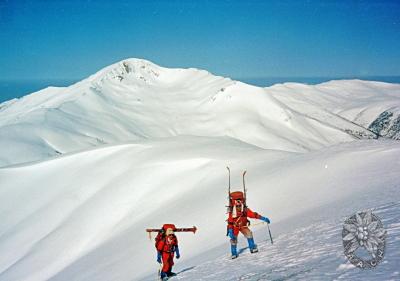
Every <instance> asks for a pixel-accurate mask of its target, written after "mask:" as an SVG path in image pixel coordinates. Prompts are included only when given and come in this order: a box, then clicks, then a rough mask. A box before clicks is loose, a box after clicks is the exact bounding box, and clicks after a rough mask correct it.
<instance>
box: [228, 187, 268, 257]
mask: <svg viewBox="0 0 400 281" xmlns="http://www.w3.org/2000/svg"><path fill="white" fill-rule="evenodd" d="M229 197H230V202H229V209H228V214H229V216H228V219H227V222H228V233H227V235H228V236H229V237H230V238H231V240H230V241H231V253H232V259H235V258H237V257H238V253H237V237H238V235H239V232H241V233H242V234H243V235H244V236H245V237H246V238H247V242H248V244H249V249H250V252H251V253H256V252H258V249H257V245H256V244H255V243H254V239H253V233H252V232H251V230H250V229H249V227H248V226H249V220H248V218H252V219H259V220H262V221H265V222H266V223H270V220H269V219H268V218H267V217H263V216H261V215H259V214H258V213H256V212H253V211H252V210H250V209H249V208H248V207H247V206H246V202H245V198H244V194H243V192H241V191H235V192H232V193H230V196H229Z"/></svg>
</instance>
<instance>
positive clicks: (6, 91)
mask: <svg viewBox="0 0 400 281" xmlns="http://www.w3.org/2000/svg"><path fill="white" fill-rule="evenodd" d="M233 79H235V80H239V81H242V82H245V83H248V84H252V85H255V86H259V87H268V86H272V85H274V84H277V83H285V82H297V83H305V84H310V85H315V84H319V83H323V82H327V81H330V80H341V79H361V80H370V81H381V82H388V83H400V76H365V77H258V78H257V77H253V78H233ZM78 81H79V79H77V80H0V103H1V102H4V101H7V100H11V99H14V98H20V97H23V96H25V95H27V94H31V93H33V92H36V91H39V90H42V89H44V88H46V87H49V86H55V87H66V86H69V85H72V84H74V83H76V82H78Z"/></svg>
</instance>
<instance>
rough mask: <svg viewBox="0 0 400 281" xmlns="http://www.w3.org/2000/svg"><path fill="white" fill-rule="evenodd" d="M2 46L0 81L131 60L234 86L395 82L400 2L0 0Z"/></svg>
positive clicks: (74, 75)
mask: <svg viewBox="0 0 400 281" xmlns="http://www.w3.org/2000/svg"><path fill="white" fill-rule="evenodd" d="M321 2H325V3H321ZM0 42H1V43H0V79H80V78H83V77H86V76H88V75H90V74H92V73H94V72H96V71H97V70H99V69H100V68H102V67H104V66H107V65H109V64H111V63H114V62H116V61H119V60H122V59H124V58H128V57H138V58H145V59H148V60H151V61H153V62H155V63H157V64H160V65H162V66H167V67H197V68H202V69H207V70H209V71H211V72H213V73H215V74H219V75H224V76H229V77H235V78H240V77H268V76H303V77H306V76H336V77H337V76H365V75H400V1H351V0H348V1H336V2H335V1H251V0H243V1H190V0H187V1H167V0H165V1H145V0H141V1H126V0H120V1H118V0H116V1H94V0H93V1H84V0H81V1H73V0H70V1H68V0H65V1H56V0H53V1H50V0H49V1H40V0H36V1H20V0H9V1H7V0H0Z"/></svg>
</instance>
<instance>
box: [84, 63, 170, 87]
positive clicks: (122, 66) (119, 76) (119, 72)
mask: <svg viewBox="0 0 400 281" xmlns="http://www.w3.org/2000/svg"><path fill="white" fill-rule="evenodd" d="M165 70H166V69H165V68H162V67H160V66H158V65H156V64H154V63H152V62H150V61H148V60H144V59H138V58H128V59H124V60H121V61H119V62H117V63H114V64H112V65H110V66H107V67H105V68H103V69H101V70H100V71H98V72H97V73H95V74H94V75H92V76H90V77H89V78H88V79H89V80H90V81H92V82H102V81H104V80H116V81H120V82H122V81H124V80H125V81H126V80H139V81H140V80H141V81H143V82H149V81H153V80H155V79H157V77H159V76H160V74H161V72H163V71H165Z"/></svg>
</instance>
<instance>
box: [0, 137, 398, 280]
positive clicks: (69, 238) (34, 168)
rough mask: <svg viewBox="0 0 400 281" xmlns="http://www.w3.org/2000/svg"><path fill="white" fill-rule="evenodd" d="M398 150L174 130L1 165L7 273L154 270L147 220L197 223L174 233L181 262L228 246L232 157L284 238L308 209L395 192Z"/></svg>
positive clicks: (73, 275)
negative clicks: (264, 143)
mask: <svg viewBox="0 0 400 281" xmlns="http://www.w3.org/2000/svg"><path fill="white" fill-rule="evenodd" d="M398 159H400V147H399V146H398V143H397V142H395V141H376V140H370V141H357V142H350V143H347V144H341V145H338V146H334V147H331V148H329V149H324V150H322V151H315V152H309V153H306V154H302V153H289V152H282V151H274V150H265V149H261V148H259V147H256V146H252V145H249V144H246V143H244V142H240V141H237V140H235V139H232V138H227V137H218V138H205V137H174V138H168V139H165V138H162V139H158V140H143V141H139V142H135V143H126V144H121V145H118V146H103V147H101V148H97V149H93V150H87V151H82V152H79V153H76V154H69V155H62V156H60V157H58V158H55V159H52V160H48V161H42V162H38V163H36V164H30V165H20V166H15V167H8V168H2V169H0V181H1V189H0V218H1V219H0V252H1V253H2V255H1V256H0V280H1V281H23V280H29V281H43V280H53V281H56V280H58V281H69V280H74V281H79V280H97V281H109V280H118V281H124V280H140V279H142V278H145V277H146V276H149V275H150V274H155V273H156V272H157V269H158V265H157V263H156V260H155V249H154V242H153V241H152V240H149V239H148V237H147V234H146V233H145V231H144V230H145V228H148V227H159V226H160V225H162V224H163V223H175V224H176V225H177V226H179V227H191V226H193V225H195V226H197V227H198V232H197V233H196V234H195V235H193V234H179V241H180V248H181V254H182V258H181V260H179V261H178V262H177V267H176V270H178V271H179V270H182V269H184V268H187V267H192V266H197V265H198V264H201V263H203V262H205V261H206V260H207V259H210V258H212V257H213V255H214V254H217V256H221V255H223V254H225V253H227V251H228V248H229V246H228V243H229V242H228V238H227V237H226V236H225V232H226V225H225V219H226V218H225V216H226V215H225V205H226V197H227V195H226V193H227V189H226V185H227V177H226V169H225V166H226V165H230V167H231V169H232V187H233V188H232V189H233V190H236V189H237V188H240V186H241V178H240V173H241V171H242V170H243V169H247V170H248V179H247V187H248V204H249V205H250V206H251V208H252V209H254V210H256V211H258V212H260V213H261V214H264V215H267V216H268V217H270V218H271V220H272V224H271V227H272V230H273V234H274V235H275V234H276V235H278V236H277V239H278V240H277V243H279V242H278V241H280V238H279V233H282V232H283V230H282V229H285V232H287V233H290V232H291V231H294V230H295V229H297V227H298V224H299V223H300V224H302V225H303V226H304V227H307V226H308V225H311V224H312V222H310V221H309V219H308V218H309V215H307V212H310V211H312V212H313V214H315V216H316V219H320V220H321V217H323V214H325V215H326V213H328V214H331V215H330V216H331V219H332V218H333V219H334V218H337V216H338V215H339V213H340V212H339V210H341V212H343V211H345V210H346V208H347V210H348V212H346V213H342V214H341V215H342V216H343V215H346V214H347V213H353V212H354V211H356V210H359V209H364V208H371V207H375V206H377V204H378V203H379V204H381V203H386V202H388V201H390V202H391V201H395V200H397V201H400V198H399V196H400V194H399V192H398V186H399V180H398V169H397V166H398ZM343 205H344V206H345V207H346V206H347V207H346V208H342V207H341V206H343ZM316 208H317V209H318V211H314V210H315V209H316ZM349 210H350V211H349ZM315 216H314V217H315ZM293 217H296V218H297V219H296V220H295V221H294V222H293V221H290V219H291V218H293ZM265 236H266V233H264V234H263V237H265ZM313 237H314V238H315V236H313ZM153 238H154V237H153ZM314 238H312V239H314ZM262 239H263V238H260V234H258V232H257V233H256V241H262ZM332 239H333V236H332ZM337 240H338V241H340V240H341V236H340V235H339V236H338V237H337ZM241 241H242V240H241ZM333 243H334V242H333ZM221 245H222V246H221ZM218 247H219V248H218ZM282 247H283V244H282ZM214 249H217V251H216V252H215V250H214ZM264 249H265V248H264V246H263V247H262V252H263V251H264ZM321 251H322V250H321ZM213 253H214V254H213ZM195 258H197V259H198V261H197V262H192V261H193V259H195ZM242 258H246V255H244V256H241V257H240V258H239V261H240V259H242ZM251 258H253V256H252V257H251ZM254 258H255V257H254ZM260 262H261V261H260ZM282 262H283V261H282ZM298 264H299V266H300V265H301V261H299V262H298ZM337 266H339V265H337ZM249 273H251V272H249V271H244V270H243V272H242V273H241V276H242V275H246V274H249ZM188 274H189V272H188ZM153 276H154V275H153Z"/></svg>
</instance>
